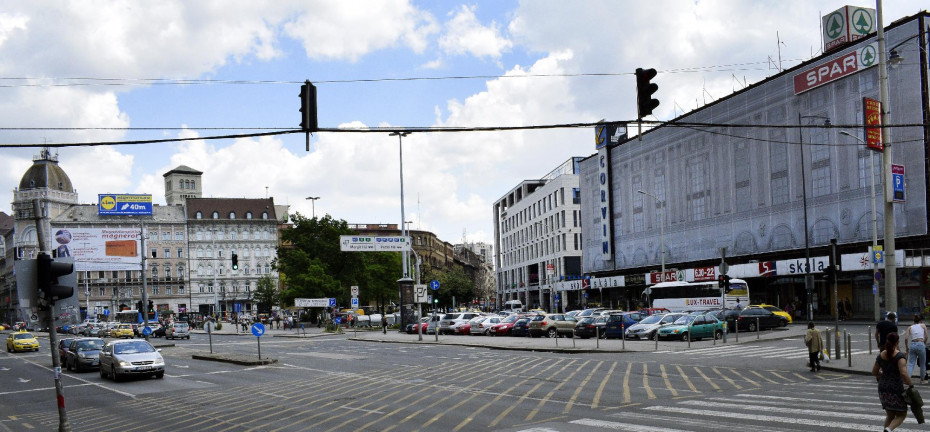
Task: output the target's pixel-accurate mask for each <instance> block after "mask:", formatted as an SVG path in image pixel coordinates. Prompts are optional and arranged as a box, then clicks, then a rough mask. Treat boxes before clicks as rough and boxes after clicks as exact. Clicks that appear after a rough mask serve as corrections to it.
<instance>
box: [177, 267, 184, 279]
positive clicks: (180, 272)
mask: <svg viewBox="0 0 930 432" xmlns="http://www.w3.org/2000/svg"><path fill="white" fill-rule="evenodd" d="M183 277H184V264H178V278H183Z"/></svg>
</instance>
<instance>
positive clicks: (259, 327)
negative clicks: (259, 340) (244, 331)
mask: <svg viewBox="0 0 930 432" xmlns="http://www.w3.org/2000/svg"><path fill="white" fill-rule="evenodd" d="M252 334H253V335H255V337H262V335H263V334H265V325H264V324H262V323H255V324H252Z"/></svg>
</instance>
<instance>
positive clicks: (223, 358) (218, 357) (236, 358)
mask: <svg viewBox="0 0 930 432" xmlns="http://www.w3.org/2000/svg"><path fill="white" fill-rule="evenodd" d="M191 358H192V359H194V360H208V361H215V362H221V363H232V364H237V365H241V366H259V365H267V364H272V363H277V362H278V359H275V358H270V357H265V358H263V359H258V358H255V357H252V356H244V355H236V354H209V353H200V354H192V355H191Z"/></svg>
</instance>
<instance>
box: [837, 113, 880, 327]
mask: <svg viewBox="0 0 930 432" xmlns="http://www.w3.org/2000/svg"><path fill="white" fill-rule="evenodd" d="M840 135H846V136H848V137H850V138H854V139H855V140H856V141H859V142H860V143H861V144H863V145H865V144H867V143H866V142H865V140H863V139H862V138H859V137H858V136H856V135H853V134H851V133H849V132H847V131H840ZM872 153H873V152H872V151H871V150H869V173H870V175H871V177H872V253H871V254H869V255H871V257H870V259H871V260H872V293H873V294H874V295H875V321H881V310H880V309H881V300H879V296H878V281H877V280H875V275H876V274H878V263H877V262H875V256H874V254H875V250H877V249H878V215H877V214H876V212H875V164H874V163H872Z"/></svg>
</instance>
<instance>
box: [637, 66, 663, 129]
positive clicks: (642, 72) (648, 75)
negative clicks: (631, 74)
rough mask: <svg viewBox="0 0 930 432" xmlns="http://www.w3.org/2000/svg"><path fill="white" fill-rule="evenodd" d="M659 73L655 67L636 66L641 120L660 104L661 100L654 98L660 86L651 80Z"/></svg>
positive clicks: (638, 107) (638, 111)
mask: <svg viewBox="0 0 930 432" xmlns="http://www.w3.org/2000/svg"><path fill="white" fill-rule="evenodd" d="M657 73H658V72H656V70H655V69H643V68H636V108H637V113H638V118H639V119H640V120H642V118H643V117H646V116H648V115H651V114H652V110H654V109H655V108H656V107H657V106H659V100H658V99H653V98H652V94H653V93H655V92H656V91H658V90H659V86H658V84H655V83H652V82H650V81H652V79H653V78H655V77H656V74H657Z"/></svg>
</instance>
